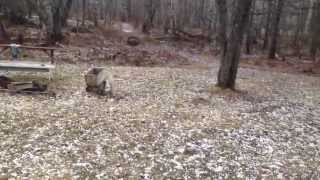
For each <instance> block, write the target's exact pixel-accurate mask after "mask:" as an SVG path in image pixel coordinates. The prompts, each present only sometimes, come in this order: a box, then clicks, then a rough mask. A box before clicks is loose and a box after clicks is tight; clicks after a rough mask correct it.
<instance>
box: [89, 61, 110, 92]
mask: <svg viewBox="0 0 320 180" xmlns="http://www.w3.org/2000/svg"><path fill="white" fill-rule="evenodd" d="M85 81H86V85H87V88H86V91H87V92H91V93H95V94H98V95H101V96H109V97H111V96H112V85H111V80H110V77H109V76H108V73H107V72H106V70H105V69H104V68H100V67H95V68H92V69H90V70H89V71H88V73H87V74H86V75H85Z"/></svg>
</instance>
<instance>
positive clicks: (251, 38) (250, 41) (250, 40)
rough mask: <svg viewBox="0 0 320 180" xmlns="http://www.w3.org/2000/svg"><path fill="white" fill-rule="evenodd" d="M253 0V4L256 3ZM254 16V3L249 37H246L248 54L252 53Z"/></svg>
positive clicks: (248, 30) (248, 27)
mask: <svg viewBox="0 0 320 180" xmlns="http://www.w3.org/2000/svg"><path fill="white" fill-rule="evenodd" d="M254 2H255V1H254V0H253V4H254ZM253 18H254V5H253V8H252V9H251V11H250V18H249V24H248V26H247V38H246V54H251V44H252V41H253V37H252V36H253V35H252V25H253Z"/></svg>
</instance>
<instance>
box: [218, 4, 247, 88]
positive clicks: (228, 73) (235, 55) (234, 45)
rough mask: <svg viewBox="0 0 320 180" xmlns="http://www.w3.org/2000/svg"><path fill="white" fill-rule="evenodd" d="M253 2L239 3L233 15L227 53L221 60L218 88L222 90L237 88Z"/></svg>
mask: <svg viewBox="0 0 320 180" xmlns="http://www.w3.org/2000/svg"><path fill="white" fill-rule="evenodd" d="M251 5H252V0H242V1H241V2H240V1H238V2H237V6H236V8H235V11H234V13H233V21H232V28H231V33H230V38H229V40H228V42H227V47H226V51H225V52H226V53H225V55H224V56H222V58H221V65H220V69H219V74H218V83H217V86H218V87H221V88H230V89H234V88H235V83H236V77H237V73H238V66H239V60H240V51H241V45H242V41H243V36H244V32H245V29H246V25H247V22H248V19H249V11H250V8H251Z"/></svg>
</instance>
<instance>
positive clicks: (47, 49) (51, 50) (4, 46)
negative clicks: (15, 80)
mask: <svg viewBox="0 0 320 180" xmlns="http://www.w3.org/2000/svg"><path fill="white" fill-rule="evenodd" d="M12 47H17V48H20V49H28V50H39V51H44V52H45V53H47V54H48V55H49V57H50V59H51V64H53V63H54V51H62V50H63V49H61V48H56V47H39V46H26V45H19V44H0V48H2V50H1V51H0V54H2V53H3V52H4V51H6V50H7V49H9V48H12Z"/></svg>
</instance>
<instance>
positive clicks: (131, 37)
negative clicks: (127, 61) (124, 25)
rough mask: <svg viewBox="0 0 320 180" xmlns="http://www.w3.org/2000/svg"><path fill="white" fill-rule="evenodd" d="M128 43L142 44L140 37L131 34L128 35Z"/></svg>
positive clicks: (132, 44)
mask: <svg viewBox="0 0 320 180" xmlns="http://www.w3.org/2000/svg"><path fill="white" fill-rule="evenodd" d="M127 44H128V45H130V46H138V45H139V44H141V40H140V39H139V38H138V37H135V36H130V37H128V40H127Z"/></svg>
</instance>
